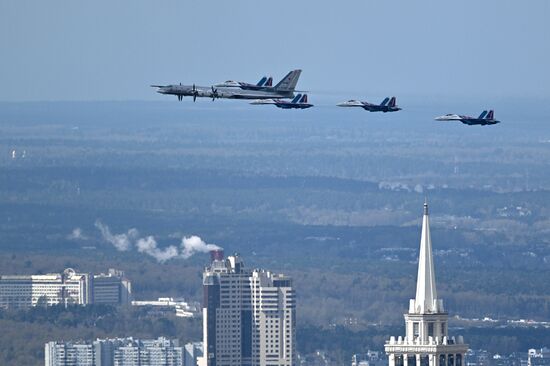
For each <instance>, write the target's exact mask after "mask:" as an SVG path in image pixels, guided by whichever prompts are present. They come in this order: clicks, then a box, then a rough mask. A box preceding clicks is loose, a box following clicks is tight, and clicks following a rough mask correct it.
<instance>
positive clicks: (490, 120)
mask: <svg viewBox="0 0 550 366" xmlns="http://www.w3.org/2000/svg"><path fill="white" fill-rule="evenodd" d="M435 120H436V121H460V122H462V123H464V124H465V125H469V126H473V125H480V126H487V125H496V124H497V123H500V121H498V120H496V119H495V112H494V111H493V110H490V111H489V113H487V111H483V112H481V114H480V115H479V117H477V118H475V117H470V116H463V115H460V114H452V113H449V114H446V115H444V116H439V117H436V118H435Z"/></svg>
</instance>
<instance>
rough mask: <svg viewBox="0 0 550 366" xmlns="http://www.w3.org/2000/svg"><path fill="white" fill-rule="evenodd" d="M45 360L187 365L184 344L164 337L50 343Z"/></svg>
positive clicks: (85, 365) (57, 364)
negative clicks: (182, 345) (181, 344)
mask: <svg viewBox="0 0 550 366" xmlns="http://www.w3.org/2000/svg"><path fill="white" fill-rule="evenodd" d="M44 360H45V366H183V347H179V344H178V341H177V340H169V339H166V338H163V337H159V338H158V339H152V340H139V339H133V338H115V339H98V340H96V341H94V342H49V343H46V346H45V355H44Z"/></svg>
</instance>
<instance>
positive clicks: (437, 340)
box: [384, 203, 468, 366]
mask: <svg viewBox="0 0 550 366" xmlns="http://www.w3.org/2000/svg"><path fill="white" fill-rule="evenodd" d="M404 316H405V329H406V335H405V337H401V336H400V337H398V338H397V339H396V338H395V337H391V338H390V340H389V341H388V342H386V345H385V346H384V348H385V350H386V353H387V354H388V356H389V366H463V365H464V357H465V355H466V351H468V345H467V344H465V343H464V341H463V339H462V336H458V337H457V338H455V337H449V336H448V334H447V320H448V314H447V313H446V312H445V310H444V308H443V300H441V299H438V298H437V290H436V287H435V271H434V262H433V254H432V240H431V237H430V221H429V215H428V203H424V217H423V218H422V236H421V239H420V253H419V257H418V276H417V280H416V297H415V298H414V299H411V300H410V303H409V312H408V313H407V314H405V315H404Z"/></svg>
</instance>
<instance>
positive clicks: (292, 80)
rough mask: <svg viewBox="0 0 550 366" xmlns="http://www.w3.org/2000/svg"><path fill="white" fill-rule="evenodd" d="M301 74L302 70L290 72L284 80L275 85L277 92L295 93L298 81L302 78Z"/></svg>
mask: <svg viewBox="0 0 550 366" xmlns="http://www.w3.org/2000/svg"><path fill="white" fill-rule="evenodd" d="M301 73H302V70H294V71H291V72H289V73H288V74H286V76H285V77H284V78H283V80H281V81H280V82H279V83H278V84H277V85H275V90H280V91H290V92H293V91H294V89H296V84H298V79H299V78H300V74H301Z"/></svg>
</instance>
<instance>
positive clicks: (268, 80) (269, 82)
mask: <svg viewBox="0 0 550 366" xmlns="http://www.w3.org/2000/svg"><path fill="white" fill-rule="evenodd" d="M214 87H215V88H223V87H227V88H240V89H243V90H268V89H269V88H273V78H272V77H271V76H270V77H267V76H264V77H263V78H261V79H260V81H258V83H256V84H249V83H245V82H244V81H233V80H227V81H225V82H223V83H221V84H216V85H214Z"/></svg>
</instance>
